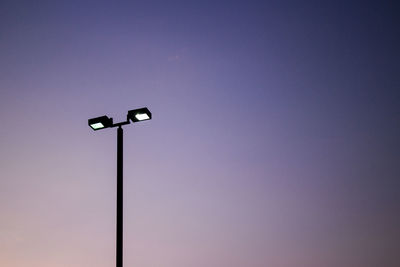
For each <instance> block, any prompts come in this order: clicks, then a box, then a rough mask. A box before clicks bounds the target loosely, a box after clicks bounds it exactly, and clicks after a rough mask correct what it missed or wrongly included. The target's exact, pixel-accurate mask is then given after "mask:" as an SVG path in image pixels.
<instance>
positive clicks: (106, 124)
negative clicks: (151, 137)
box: [88, 108, 151, 267]
mask: <svg viewBox="0 0 400 267" xmlns="http://www.w3.org/2000/svg"><path fill="white" fill-rule="evenodd" d="M150 119H151V112H150V111H149V110H148V109H147V108H139V109H134V110H130V111H128V115H127V116H126V121H123V122H119V123H113V119H112V118H109V117H107V116H101V117H97V118H93V119H89V120H88V124H89V126H90V128H92V129H93V130H95V131H97V130H101V129H105V128H113V127H118V130H117V238H116V266H117V267H122V263H123V261H122V255H123V253H122V252H123V249H122V248H123V235H122V233H123V172H122V170H123V130H122V126H123V125H126V124H130V121H132V123H135V122H139V121H144V120H150Z"/></svg>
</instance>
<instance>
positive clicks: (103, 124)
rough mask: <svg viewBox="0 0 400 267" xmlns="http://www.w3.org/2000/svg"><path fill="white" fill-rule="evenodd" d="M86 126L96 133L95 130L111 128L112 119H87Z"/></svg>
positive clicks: (104, 117) (102, 117) (105, 117)
mask: <svg viewBox="0 0 400 267" xmlns="http://www.w3.org/2000/svg"><path fill="white" fill-rule="evenodd" d="M88 124H89V126H90V127H91V128H92V129H93V130H95V131H96V130H100V129H104V128H108V127H111V126H112V125H113V119H112V118H109V117H107V116H101V117H97V118H93V119H89V120H88Z"/></svg>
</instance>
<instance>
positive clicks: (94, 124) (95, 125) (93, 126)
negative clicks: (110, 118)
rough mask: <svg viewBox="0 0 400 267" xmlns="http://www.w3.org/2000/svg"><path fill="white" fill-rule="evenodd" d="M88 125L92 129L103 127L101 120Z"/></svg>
mask: <svg viewBox="0 0 400 267" xmlns="http://www.w3.org/2000/svg"><path fill="white" fill-rule="evenodd" d="M90 127H92V128H93V129H95V130H97V129H101V128H104V125H103V124H102V123H101V122H98V123H93V124H90Z"/></svg>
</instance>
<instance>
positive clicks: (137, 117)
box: [128, 108, 151, 122]
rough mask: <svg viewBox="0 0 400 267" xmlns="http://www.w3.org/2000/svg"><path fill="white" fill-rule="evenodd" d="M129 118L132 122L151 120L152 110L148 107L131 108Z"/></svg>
mask: <svg viewBox="0 0 400 267" xmlns="http://www.w3.org/2000/svg"><path fill="white" fill-rule="evenodd" d="M128 120H131V121H132V122H138V121H146V120H151V112H150V110H149V109H148V108H139V109H134V110H129V111H128Z"/></svg>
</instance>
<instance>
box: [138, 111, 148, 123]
mask: <svg viewBox="0 0 400 267" xmlns="http://www.w3.org/2000/svg"><path fill="white" fill-rule="evenodd" d="M135 117H136V119H138V120H139V121H143V120H148V119H150V117H149V115H147V114H146V113H138V114H136V115H135Z"/></svg>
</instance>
